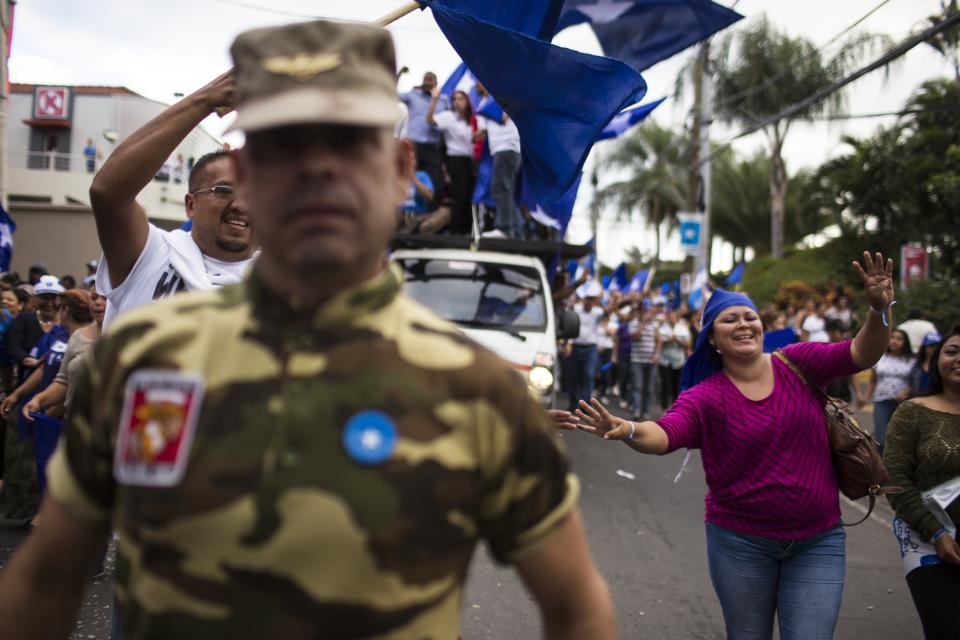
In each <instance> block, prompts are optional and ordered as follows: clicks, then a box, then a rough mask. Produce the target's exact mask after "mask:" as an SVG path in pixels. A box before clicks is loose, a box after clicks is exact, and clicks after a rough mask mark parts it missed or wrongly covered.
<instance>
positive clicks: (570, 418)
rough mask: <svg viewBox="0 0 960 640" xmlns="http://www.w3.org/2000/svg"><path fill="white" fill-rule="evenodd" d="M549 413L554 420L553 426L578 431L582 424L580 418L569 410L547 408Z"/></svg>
mask: <svg viewBox="0 0 960 640" xmlns="http://www.w3.org/2000/svg"><path fill="white" fill-rule="evenodd" d="M547 415H549V416H550V419H551V420H553V426H555V427H556V428H557V429H566V430H567V431H576V430H577V427H578V426H579V425H580V419H579V418H577V416H575V415H573V414H572V413H570V412H569V411H561V410H560V409H547Z"/></svg>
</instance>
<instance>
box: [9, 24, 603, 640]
mask: <svg viewBox="0 0 960 640" xmlns="http://www.w3.org/2000/svg"><path fill="white" fill-rule="evenodd" d="M232 52H233V55H234V60H235V62H236V66H237V73H238V79H237V91H238V98H239V116H238V120H237V126H238V127H239V128H242V129H244V130H245V131H246V132H247V141H246V145H245V146H244V148H243V149H242V150H241V151H240V152H239V153H238V154H237V155H236V156H235V162H236V169H237V174H238V178H239V182H238V187H239V188H240V189H241V194H242V195H243V197H244V198H245V201H246V202H248V203H249V207H250V215H251V218H252V219H253V221H254V226H255V229H256V233H257V236H258V239H259V240H260V243H261V246H262V254H261V256H260V258H259V259H258V261H257V262H256V264H255V266H254V269H253V271H252V272H251V273H250V274H249V276H248V277H247V279H246V281H245V282H244V283H243V284H241V285H235V286H231V287H225V288H223V289H221V290H217V291H210V292H203V293H189V294H184V295H182V296H178V297H174V298H172V299H169V300H164V301H162V302H159V303H156V304H155V305H151V306H148V307H144V308H141V309H136V310H133V311H130V312H128V313H127V314H126V315H124V316H123V317H121V318H120V319H118V320H117V322H116V323H115V324H114V326H113V327H112V329H111V331H110V332H109V334H108V336H107V337H106V338H105V339H104V340H103V341H102V342H101V343H100V344H99V345H97V347H96V349H95V353H94V358H93V360H92V361H90V362H88V366H87V367H86V369H85V370H84V371H83V373H82V374H81V375H80V376H79V378H80V379H79V381H78V383H77V387H78V388H77V392H76V397H75V400H74V405H73V415H72V418H71V420H70V422H69V424H68V425H67V427H66V429H65V434H64V438H63V441H62V442H61V444H60V447H59V449H58V451H57V453H56V455H55V457H54V460H53V461H52V462H51V464H50V469H49V471H48V475H49V478H50V480H49V483H50V491H49V492H48V497H47V499H46V500H45V502H44V505H43V507H42V512H41V513H42V522H43V524H42V526H41V527H39V529H38V530H37V531H36V532H34V533H33V534H32V535H31V536H30V538H29V539H28V540H27V542H26V543H25V545H24V548H23V549H21V550H20V552H19V553H18V554H17V555H16V556H15V557H14V559H13V561H12V562H11V564H10V565H9V568H8V569H7V570H6V571H5V572H4V574H3V575H2V577H0V629H2V630H3V636H4V638H29V639H30V640H34V639H35V638H41V637H44V638H45V637H50V638H65V637H66V636H67V635H68V633H69V630H70V627H71V624H72V621H73V619H74V615H75V613H76V610H77V608H78V607H79V603H80V596H81V593H82V589H83V585H84V580H85V578H86V575H87V568H88V564H89V562H90V561H91V560H92V558H93V555H94V554H95V552H96V550H97V548H98V546H99V545H100V544H101V543H102V541H103V540H104V538H105V536H106V535H107V534H108V531H109V528H110V523H111V522H112V523H113V525H114V526H115V527H116V529H117V531H118V533H119V536H120V540H119V545H118V571H117V586H116V594H117V598H118V601H119V607H120V618H121V621H122V626H123V632H124V637H125V638H129V639H131V640H139V639H146V638H176V639H187V638H203V639H215V638H231V639H233V638H271V639H273V638H282V639H300V638H323V639H348V638H410V639H413V640H422V639H435V640H450V639H452V638H455V637H456V636H457V629H458V625H459V617H460V608H461V604H462V602H461V599H462V585H463V582H464V579H465V577H466V573H467V568H468V565H469V562H470V558H471V555H472V553H473V551H474V548H475V546H476V544H477V542H478V541H479V540H485V541H486V542H487V543H488V544H489V545H490V547H491V549H492V551H493V553H494V555H495V556H496V557H497V558H498V559H499V560H501V561H503V562H511V563H513V564H514V565H515V566H516V567H517V569H518V571H519V572H520V574H521V576H522V577H523V579H524V581H525V583H526V584H527V586H528V588H529V589H530V591H531V592H532V595H533V596H534V598H535V599H536V600H537V602H538V603H539V605H540V607H541V610H542V611H543V615H544V627H545V633H546V635H547V636H548V637H550V638H584V639H587V638H589V639H590V640H603V639H605V638H612V637H613V634H614V631H613V629H614V624H613V615H612V609H611V605H610V600H609V596H608V594H607V591H606V587H605V584H604V582H603V580H602V578H600V576H599V575H598V573H597V572H596V570H595V568H594V566H593V563H592V560H591V558H590V554H589V550H588V548H587V544H586V540H585V535H584V531H583V527H582V523H581V520H580V517H579V515H578V513H577V509H576V498H577V482H576V479H575V478H574V476H572V475H571V474H570V472H569V469H568V465H567V461H566V458H565V456H564V454H563V452H562V451H561V449H560V445H559V443H558V440H557V438H556V435H555V432H554V430H553V428H552V426H551V424H550V421H549V419H548V418H547V417H546V415H545V414H544V412H543V411H542V410H541V409H540V408H539V407H538V405H537V403H536V402H535V401H534V400H533V399H532V398H530V397H529V395H528V393H527V391H526V389H525V385H524V384H522V382H521V381H520V380H518V379H517V378H515V377H514V374H513V373H512V372H511V371H510V369H509V368H508V366H507V365H506V364H505V363H503V362H502V361H500V360H499V359H498V358H497V357H496V356H494V355H492V354H491V353H490V352H488V351H486V350H484V349H483V348H481V347H479V346H478V345H476V344H475V343H473V342H471V341H470V340H468V339H467V338H465V337H464V336H463V335H462V334H461V333H460V332H458V331H457V329H456V328H455V327H454V326H452V325H450V324H449V323H447V322H445V321H443V320H441V319H439V318H438V317H436V316H435V315H434V314H432V313H431V312H430V311H428V310H427V309H425V308H423V307H421V306H419V305H417V304H416V303H414V302H412V301H411V300H409V299H408V298H406V297H405V296H404V295H402V294H401V293H400V285H401V278H400V275H399V274H398V272H397V271H395V270H394V269H392V268H389V267H387V266H386V260H385V248H386V246H387V243H388V240H389V237H390V234H391V231H392V225H393V215H394V212H395V210H396V208H397V206H398V205H399V203H400V202H402V200H403V198H404V196H405V194H406V190H407V185H408V184H409V181H410V180H411V178H412V172H413V167H412V165H411V164H410V162H409V160H408V154H407V149H406V148H405V146H404V145H405V144H407V143H404V142H396V141H394V140H393V138H392V135H391V126H392V125H393V123H394V121H395V120H396V118H397V116H398V113H397V101H396V95H395V88H394V68H395V62H394V52H393V45H392V42H391V40H390V37H389V35H388V34H387V33H386V32H385V31H383V30H381V29H377V28H374V27H368V26H361V25H346V24H337V23H330V22H314V23H305V24H299V25H293V26H289V27H281V28H272V29H263V30H257V31H253V32H249V33H246V34H243V35H241V36H240V37H239V38H238V39H237V41H236V43H235V44H234V46H233V49H232Z"/></svg>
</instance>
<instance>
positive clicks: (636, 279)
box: [628, 269, 650, 293]
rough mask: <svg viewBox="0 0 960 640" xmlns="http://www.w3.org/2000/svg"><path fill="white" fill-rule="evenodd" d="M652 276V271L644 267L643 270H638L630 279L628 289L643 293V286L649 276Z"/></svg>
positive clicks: (632, 291)
mask: <svg viewBox="0 0 960 640" xmlns="http://www.w3.org/2000/svg"><path fill="white" fill-rule="evenodd" d="M649 276H650V271H649V270H648V269H644V270H643V271H637V272H636V273H635V274H633V280H631V281H630V285H629V287H628V291H630V292H631V293H641V292H642V291H643V286H644V285H645V284H647V278H648V277H649Z"/></svg>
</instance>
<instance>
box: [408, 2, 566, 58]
mask: <svg viewBox="0 0 960 640" xmlns="http://www.w3.org/2000/svg"><path fill="white" fill-rule="evenodd" d="M420 4H427V5H430V6H431V7H434V8H435V5H440V6H442V7H444V8H445V9H450V10H451V11H455V12H457V13H459V14H463V15H468V16H472V17H474V18H476V19H477V20H481V21H483V22H486V23H487V24H491V25H497V26H499V27H502V28H504V29H509V30H510V31H515V32H516V33H520V34H523V35H525V36H530V37H531V38H536V39H537V40H544V41H546V42H549V41H550V40H551V39H552V38H553V34H554V33H556V32H557V21H558V19H559V18H560V13H561V12H562V11H563V9H564V0H520V1H518V0H480V1H479V2H478V1H477V0H438V1H436V2H433V1H430V0H423V1H422V2H421V3H420ZM451 44H453V43H452V42H451ZM454 48H456V47H454Z"/></svg>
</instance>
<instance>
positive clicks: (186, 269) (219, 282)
mask: <svg viewBox="0 0 960 640" xmlns="http://www.w3.org/2000/svg"><path fill="white" fill-rule="evenodd" d="M254 257H256V256H254ZM252 260H253V258H248V259H246V260H240V261H239V262H221V261H220V260H214V259H213V258H210V257H208V256H205V255H203V254H202V253H201V252H200V248H199V247H198V246H197V243H196V242H194V241H193V237H192V236H191V235H190V233H189V232H187V231H182V230H180V229H177V230H175V231H164V230H163V229H160V228H158V227H155V226H153V225H152V224H151V225H150V231H149V233H148V234H147V242H146V244H144V246H143V251H142V252H141V253H140V257H139V258H137V261H136V263H134V265H133V269H131V270H130V273H129V274H128V275H127V277H126V279H125V280H124V281H123V282H121V283H120V285H119V286H117V287H112V286H110V275H109V271H108V266H107V258H106V256H103V257H101V258H100V264H99V265H98V266H97V290H98V291H99V292H100V293H101V294H102V295H104V296H105V297H106V298H107V310H106V314H105V315H104V318H103V327H104V328H106V327H107V326H108V325H109V324H110V322H111V321H112V320H113V319H114V318H115V317H116V316H117V315H118V314H121V313H123V312H124V311H127V310H129V309H134V308H136V307H139V306H141V305H144V304H147V303H148V302H151V301H153V300H159V299H160V298H166V297H168V296H171V295H173V294H175V293H179V292H180V291H194V290H202V289H211V288H213V287H222V286H224V285H228V284H235V283H237V282H240V281H241V280H242V279H243V274H244V272H245V271H246V268H247V266H248V265H249V264H250V263H251V261H252Z"/></svg>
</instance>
